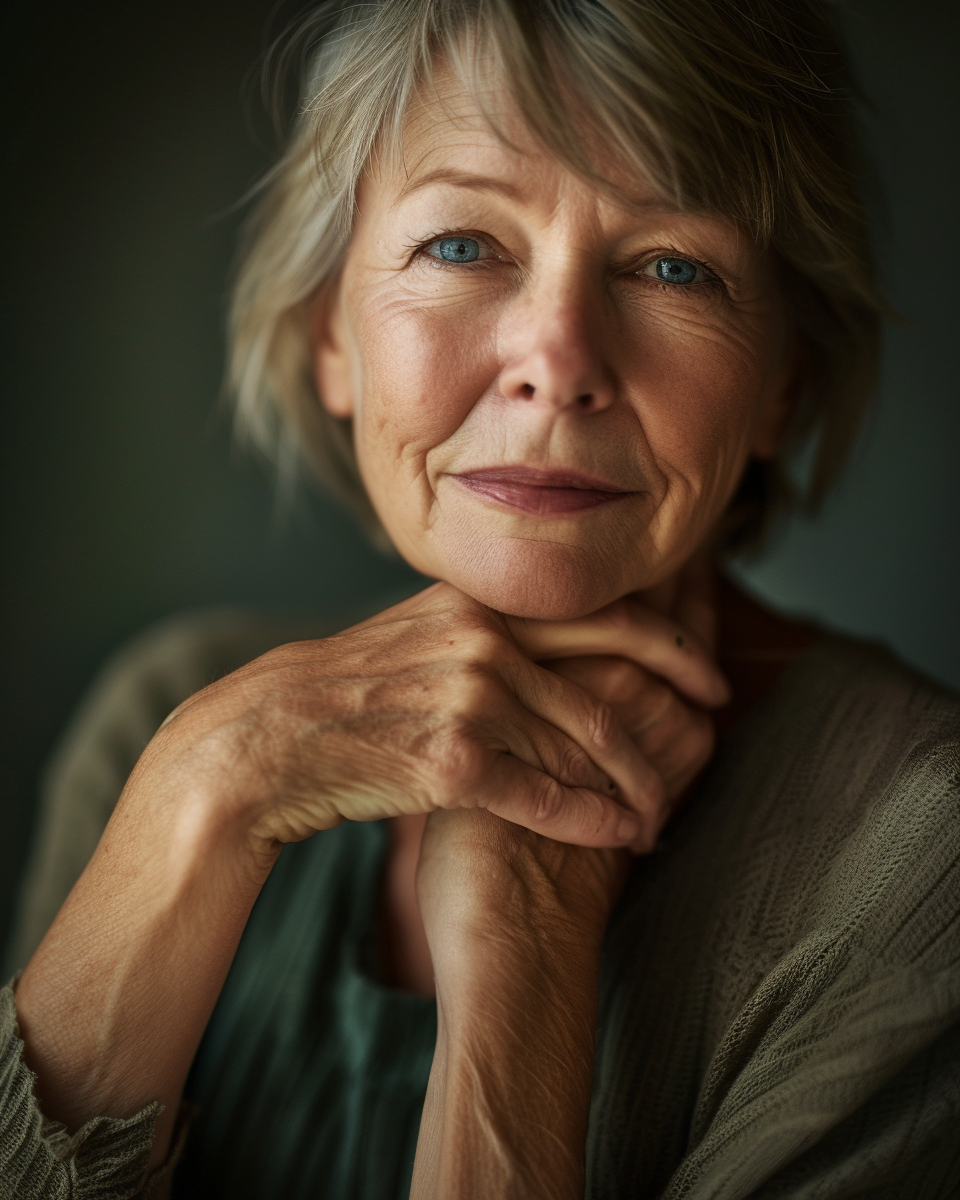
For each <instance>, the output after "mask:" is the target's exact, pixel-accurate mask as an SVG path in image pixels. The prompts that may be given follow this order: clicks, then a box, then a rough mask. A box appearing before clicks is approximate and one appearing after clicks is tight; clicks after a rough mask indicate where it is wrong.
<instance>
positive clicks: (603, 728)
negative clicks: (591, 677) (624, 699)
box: [586, 700, 621, 750]
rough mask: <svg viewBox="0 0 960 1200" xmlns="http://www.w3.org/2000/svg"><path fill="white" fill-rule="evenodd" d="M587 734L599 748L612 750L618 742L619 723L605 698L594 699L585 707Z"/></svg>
mask: <svg viewBox="0 0 960 1200" xmlns="http://www.w3.org/2000/svg"><path fill="white" fill-rule="evenodd" d="M586 724H587V736H588V737H589V739H590V741H591V742H592V744H593V745H595V746H597V747H599V749H601V750H613V749H615V748H616V746H617V745H618V744H619V742H620V732H621V731H620V723H619V721H618V720H617V718H616V714H615V713H614V711H613V708H612V706H611V705H610V704H608V703H607V702H606V701H605V700H596V701H594V702H593V703H592V704H590V705H589V707H588V709H587V722H586Z"/></svg>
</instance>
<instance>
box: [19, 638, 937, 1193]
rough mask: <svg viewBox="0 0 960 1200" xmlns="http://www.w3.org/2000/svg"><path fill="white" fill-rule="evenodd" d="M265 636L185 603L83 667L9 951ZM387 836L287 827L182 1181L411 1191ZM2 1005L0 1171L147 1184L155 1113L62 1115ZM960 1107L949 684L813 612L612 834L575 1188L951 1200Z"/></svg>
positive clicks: (412, 1007) (409, 1006)
mask: <svg viewBox="0 0 960 1200" xmlns="http://www.w3.org/2000/svg"><path fill="white" fill-rule="evenodd" d="M281 637H282V633H281V632H278V631H277V630H276V629H272V630H270V629H267V628H265V627H263V626H257V625H251V624H250V623H248V622H247V623H245V622H243V621H242V620H239V619H236V618H230V617H226V616H223V615H221V616H218V617H212V618H207V619H205V620H200V621H197V620H194V621H192V622H186V623H180V624H174V625H171V626H168V627H166V628H165V629H164V630H163V631H161V632H160V633H159V634H156V635H154V636H153V637H152V638H148V639H146V640H145V641H143V642H141V643H140V645H139V646H138V647H135V648H134V649H133V650H131V651H128V652H127V655H126V657H125V658H124V659H123V660H122V661H121V663H120V664H119V665H116V666H114V667H113V668H112V669H111V671H108V673H107V675H106V676H105V678H104V679H103V680H102V681H101V682H100V684H99V685H98V687H97V689H96V690H95V692H94V695H93V697H92V699H91V700H90V701H89V702H88V703H87V705H86V707H85V709H84V710H83V711H82V712H81V715H80V716H79V717H78V719H77V721H76V722H75V724H74V726H73V729H72V731H71V732H70V733H69V734H68V738H67V741H66V743H65V747H64V749H63V750H61V752H60V754H59V756H58V758H57V760H56V763H55V766H54V769H53V771H52V774H51V776H50V778H49V780H48V785H47V792H46V802H45V814H44V817H43V827H42V828H43V832H42V833H41V837H40V840H39V842H38V845H37V849H36V852H35V855H34V860H33V863H32V865H31V868H30V870H29V872H28V876H27V883H26V885H25V890H24V899H23V905H22V912H21V919H20V933H19V939H18V941H17V942H15V944H14V948H13V952H12V963H11V966H13V967H15V966H19V965H22V964H23V962H24V961H25V959H26V957H27V956H28V954H29V953H30V950H31V948H32V945H34V944H35V943H36V941H37V940H38V938H39V937H40V936H42V931H43V929H44V928H45V926H46V924H47V923H48V921H49V919H50V917H51V916H52V913H53V912H54V911H55V910H56V907H57V905H58V904H59V902H60V900H61V899H62V897H63V895H64V894H65V891H66V890H67V888H68V887H69V885H70V882H72V878H75V876H76V873H78V871H79V869H81V867H82V863H83V861H85V859H86V857H87V856H88V855H89V852H90V850H91V849H92V845H93V844H95V841H96V837H97V836H98V833H99V829H101V828H102V825H103V822H104V821H105V820H106V816H107V815H108V813H109V810H110V808H111V807H112V804H113V802H114V801H115V799H116V795H117V793H118V792H119V787H120V786H121V785H122V781H123V779H124V778H125V776H126V773H127V772H128V771H129V769H130V767H131V766H132V763H133V760H134V759H135V757H136V753H137V751H138V750H139V749H140V748H141V746H142V744H143V742H144V741H145V740H146V738H147V737H149V734H150V732H151V731H152V729H153V728H155V726H156V724H157V723H158V722H159V720H160V719H162V717H163V715H165V713H166V712H167V711H169V709H170V708H171V707H172V706H173V704H175V703H176V702H177V701H178V700H179V699H181V698H182V696H183V695H186V694H188V692H189V691H191V690H193V689H194V688H195V687H197V686H199V685H200V684H201V683H203V682H207V681H208V680H209V679H210V678H211V677H212V676H213V674H216V673H219V672H221V671H223V670H228V669H230V668H231V667H232V666H235V665H238V664H239V663H240V662H242V661H245V660H246V659H248V658H249V657H252V656H253V655H254V654H255V653H257V652H258V651H259V650H260V649H263V648H265V646H266V645H269V644H271V643H272V642H274V641H277V640H280V638H281ZM172 681H175V682H172ZM384 852H385V837H384V833H383V829H382V827H381V826H380V825H379V824H376V823H374V824H370V825H354V824H347V825H344V826H341V827H340V828H338V829H336V830H333V831H330V832H327V833H323V834H320V835H318V836H316V837H314V838H312V839H310V840H309V841H307V842H304V843H301V844H299V845H296V846H291V847H288V848H287V849H285V850H284V852H283V854H282V855H281V857H280V860H279V862H278V864H277V866H276V867H275V869H274V871H273V873H272V874H271V876H270V879H269V881H268V883H267V885H266V886H265V888H264V890H263V892H262V894H261V897H260V899H259V900H258V902H257V904H256V906H255V908H254V912H253V915H252V916H251V919H250V922H249V924H248V927H247V930H246V932H245V934H244V937H243V940H242V942H241V946H240V949H239V951H238V954H237V957H236V960H235V962H234V964H233V967H232V969H231V972H230V976H229V978H228V981H227V984H226V986H225V988H224V991H223V994H222V996H221V998H220V1001H219V1003H218V1005H217V1008H216V1011H215V1013H214V1016H213V1018H212V1020H211V1022H210V1025H209V1027H208V1030H207V1033H206V1035H205V1038H204V1041H203V1043H202V1046H201V1049H200V1052H199V1054H198V1056H197V1059H196V1062H195V1065H194V1069H193V1072H192V1074H191V1078H190V1083H189V1089H188V1091H189V1096H190V1098H191V1099H192V1100H193V1101H194V1102H195V1103H196V1104H197V1105H198V1106H199V1112H198V1114H197V1115H196V1117H195V1118H194V1120H193V1124H192V1126H191V1127H190V1130H189V1133H188V1135H187V1138H186V1146H185V1149H184V1151H183V1154H182V1158H181V1161H180V1166H179V1168H178V1170H177V1174H176V1182H175V1185H174V1191H173V1194H174V1195H175V1196H184V1197H187V1196H197V1197H199V1196H203V1197H205V1198H209V1200H217V1198H219V1197H224V1198H225V1197H231V1200H243V1198H244V1197H251V1198H252V1200H267V1198H271V1197H281V1196H282V1197H285V1198H286V1197H290V1198H296V1197H298V1196H304V1197H306V1196H308V1195H309V1196H310V1197H321V1196H322V1197H329V1198H332V1200H339V1198H341V1197H342V1198H343V1200H354V1198H358V1200H359V1198H361V1197H362V1198H364V1200H381V1198H382V1200H393V1198H394V1197H402V1196H404V1195H405V1194H406V1190H407V1188H408V1186H409V1177H410V1169H411V1164H412V1158H413V1152H414V1147H415V1144H416V1137H417V1127H418V1121H419V1113H420V1106H421V1104H422V1098H423V1093H424V1089H425V1086H426V1079H427V1074H428V1071H429V1066H430V1059H431V1055H432V1048H433V1039H434V1036H435V1030H436V1024H435V1011H434V1006H433V1003H432V1002H430V1001H425V1000H421V999H417V998H415V997H412V996H407V995H404V994H402V993H399V992H396V991H394V990H392V989H390V988H387V987H385V986H383V985H382V984H380V983H378V982H377V975H378V971H377V946H376V941H375V929H376V922H375V920H374V916H375V914H374V908H373V906H374V904H375V901H376V896H377V889H378V881H379V877H380V871H381V868H382V863H383V856H384ZM14 1032H15V1031H14V1025H13V1008H12V1002H11V996H10V992H9V989H7V990H6V991H5V993H0V1197H6V1196H8V1195H9V1196H17V1197H18V1198H19V1197H39V1198H43V1200H46V1197H54V1196H57V1197H59V1196H77V1197H84V1198H89V1200H102V1198H106V1197H108V1196H109V1197H116V1198H119V1197H128V1196H129V1197H133V1196H146V1195H151V1196H160V1195H163V1194H164V1192H165V1189H166V1187H167V1181H166V1179H165V1178H164V1177H163V1175H162V1174H158V1175H155V1176H152V1177H151V1178H150V1180H148V1181H147V1182H146V1183H144V1182H142V1180H143V1170H144V1164H145V1162H146V1157H147V1155H148V1154H149V1148H150V1138H151V1135H152V1128H153V1121H154V1119H155V1112H153V1111H151V1110H145V1111H144V1112H143V1113H142V1114H139V1116H138V1117H134V1118H132V1119H131V1120H129V1121H126V1122H118V1121H109V1120H105V1119H101V1120H100V1121H99V1122H96V1123H90V1125H88V1126H85V1127H84V1129H83V1130H81V1131H79V1132H78V1134H76V1135H75V1136H74V1138H72V1139H67V1138H65V1136H64V1135H63V1133H62V1131H60V1130H58V1129H57V1128H56V1127H52V1126H51V1125H50V1124H49V1123H47V1122H44V1121H43V1118H42V1115H41V1114H40V1113H39V1112H38V1111H37V1110H36V1104H35V1101H34V1100H33V1099H32V1094H31V1089H30V1082H31V1081H30V1076H29V1073H28V1072H27V1071H26V1068H25V1067H24V1066H23V1064H22V1062H21V1061H20V1059H19V1044H18V1041H17V1039H16V1037H15V1036H14ZM958 1127H960V702H958V700H957V698H956V697H954V696H953V695H952V694H950V693H948V692H946V691H944V690H942V689H940V688H938V687H936V686H935V685H933V684H930V683H929V682H927V681H925V680H923V679H922V678H920V677H919V676H918V675H917V674H916V673H914V672H913V671H911V670H909V669H908V668H906V667H903V666H902V665H901V664H899V663H897V662H896V660H894V659H893V658H892V657H891V656H890V655H889V654H888V653H887V652H886V651H884V650H883V649H882V648H879V647H876V646H869V645H863V644H860V643H856V642H853V641H850V640H846V639H840V638H825V639H824V640H823V641H821V642H820V643H819V644H818V645H817V646H816V647H814V648H813V649H812V650H811V651H809V652H808V653H807V654H806V655H805V656H804V657H803V658H802V659H801V660H800V661H799V662H798V663H796V664H795V665H794V666H793V667H792V668H790V670H789V671H787V672H786V673H785V675H784V676H783V677H782V679H781V681H780V683H779V684H778V686H777V688H776V690H775V692H774V693H773V694H772V695H771V696H770V697H769V698H768V700H767V701H765V703H764V704H763V706H762V707H761V708H760V709H759V710H758V711H756V712H755V713H754V714H753V715H752V716H751V717H750V718H749V719H748V720H747V721H746V722H745V723H744V724H743V725H742V726H740V728H739V729H738V730H737V732H736V733H735V734H734V735H733V736H732V737H730V738H729V739H726V740H725V741H724V742H723V743H722V744H721V746H720V748H719V751H718V753H717V756H716V757H715V759H714V762H713V763H712V764H711V767H710V769H709V771H708V773H707V774H706V776H705V777H704V779H703V781H702V783H701V785H700V787H699V789H698V794H697V796H696V797H695V798H694V799H693V801H692V802H691V804H690V806H689V807H688V808H687V809H686V811H685V812H684V813H683V814H682V816H681V817H680V818H679V819H678V820H677V821H676V822H675V824H674V825H673V826H672V827H671V829H670V830H669V832H668V835H667V837H666V838H665V839H664V842H663V845H662V847H661V849H660V850H659V851H658V852H657V853H656V854H654V855H652V856H651V857H649V858H647V859H643V860H640V861H638V863H637V864H636V867H635V869H634V871H633V874H632V876H631V879H630V882H629V884H628V887H627V890H626V893H625V895H624V897H623V900H622V902H621V904H620V906H619V908H618V910H617V913H616V914H615V916H614V919H613V921H612V923H611V926H610V930H609V933H608V937H607V943H606V948H605V957H604V966H603V975H602V980H601V1005H600V1022H599V1029H598V1045H597V1058H596V1070H595V1078H594V1095H593V1103H592V1108H591V1121H590V1131H589V1136H588V1143H587V1189H586V1194H587V1196H588V1197H591V1198H597V1200H600V1198H603V1200H613V1198H614V1197H662V1198H663V1200H680V1198H681V1197H682V1198H684V1200H687V1198H695V1200H707V1198H708V1197H709V1198H710V1200H720V1198H728V1197H729V1198H734V1197H747V1196H751V1197H762V1198H764V1200H772V1198H774V1197H791V1198H795V1200H800V1198H804V1200H807V1198H809V1200H813V1198H814V1197H816V1198H818V1200H819V1198H830V1200H840V1198H841V1197H847V1196H854V1195H856V1196H858V1197H862V1196H869V1197H871V1200H894V1198H897V1200H900V1198H902V1197H907V1196H909V1197H910V1198H911V1200H933V1198H944V1200H946V1198H947V1197H956V1196H958V1195H960V1138H957V1136H956V1132H957V1129H958ZM78 1139H79V1141H78ZM4 1188H6V1189H7V1190H4Z"/></svg>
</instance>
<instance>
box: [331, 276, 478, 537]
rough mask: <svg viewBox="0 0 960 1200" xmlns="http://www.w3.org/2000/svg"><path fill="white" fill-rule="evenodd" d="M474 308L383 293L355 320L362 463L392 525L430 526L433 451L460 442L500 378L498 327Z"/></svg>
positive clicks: (375, 497)
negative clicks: (456, 438) (427, 509)
mask: <svg viewBox="0 0 960 1200" xmlns="http://www.w3.org/2000/svg"><path fill="white" fill-rule="evenodd" d="M489 316H490V319H489V320H484V319H483V315H482V314H478V313H477V312H476V310H475V309H474V310H473V311H472V312H471V315H470V319H466V318H465V314H464V312H463V310H462V306H461V305H459V304H457V303H455V302H449V301H443V302H441V301H433V302H431V301H430V300H428V301H427V302H424V298H423V297H422V296H420V297H417V298H416V299H413V298H410V299H407V298H406V297H401V298H396V297H385V296H384V297H378V296H377V295H376V294H374V295H373V296H372V297H370V296H369V293H368V298H367V299H366V300H365V302H364V304H363V305H362V306H357V307H356V308H355V309H354V312H353V314H352V317H353V319H352V322H351V323H352V326H353V329H354V339H355V345H356V347H357V350H356V353H357V358H358V363H359V371H358V376H359V396H358V403H357V405H356V412H355V417H354V437H355V443H356V450H357V458H358V461H359V464H360V470H361V474H362V475H363V478H364V483H365V484H366V486H367V488H368V491H369V492H370V495H371V499H372V500H373V502H374V506H375V507H376V508H377V510H378V511H379V513H380V515H381V517H382V518H383V520H384V523H385V524H386V525H387V528H388V529H389V530H390V531H391V532H393V531H394V530H393V529H392V528H391V526H395V525H397V523H406V522H413V521H422V519H423V507H424V505H429V504H430V502H431V499H432V496H431V494H430V492H429V483H428V480H427V474H426V471H425V469H424V467H425V460H426V456H427V454H428V453H429V452H430V450H432V449H433V448H434V447H436V446H438V445H440V444H441V443H443V442H445V441H446V440H447V439H448V438H450V437H451V436H452V435H453V434H454V433H455V432H456V430H457V429H459V428H460V427H461V426H462V425H463V423H464V421H465V420H466V419H467V418H468V416H469V413H470V411H471V409H472V408H473V406H474V405H475V404H476V401H477V399H478V397H479V396H480V395H482V394H483V392H484V391H485V390H486V389H487V388H488V387H489V385H490V382H491V380H493V379H495V378H496V373H497V366H496V352H495V350H496V326H495V321H494V319H493V314H489Z"/></svg>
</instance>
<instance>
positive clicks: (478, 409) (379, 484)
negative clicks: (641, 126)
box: [316, 90, 794, 619]
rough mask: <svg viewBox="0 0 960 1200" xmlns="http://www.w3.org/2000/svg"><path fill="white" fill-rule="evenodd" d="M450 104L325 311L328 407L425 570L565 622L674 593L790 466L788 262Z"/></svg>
mask: <svg viewBox="0 0 960 1200" xmlns="http://www.w3.org/2000/svg"><path fill="white" fill-rule="evenodd" d="M500 120H501V122H502V124H503V125H505V126H506V127H507V130H508V132H509V135H510V141H511V143H512V144H511V145H507V144H505V142H504V141H503V140H502V139H501V138H498V137H497V136H496V134H494V133H493V132H492V131H491V130H490V128H489V126H488V123H487V122H486V120H485V119H484V118H483V117H482V116H481V114H480V112H479V111H478V110H477V108H476V106H475V104H474V103H473V102H472V101H471V100H470V99H469V98H468V97H467V96H466V95H465V94H463V93H457V92H455V91H453V90H450V91H449V92H448V94H447V95H445V96H444V101H443V104H442V105H441V104H439V103H435V104H432V105H424V106H422V107H420V108H418V109H417V110H416V111H415V112H414V113H413V114H412V115H411V118H410V121H409V124H408V129H407V132H406V136H405V143H404V159H403V162H402V163H401V164H399V165H398V166H397V167H396V168H395V169H390V170H388V169H385V168H381V169H380V170H379V171H377V172H371V173H370V174H368V176H367V177H366V178H365V179H364V180H363V182H362V185H361V187H360V191H359V203H358V213H357V218H356V224H355V228H354V232H353V235H352V239H351V242H350V245H349V248H348V252H347V255H346V259H345V262H344V266H343V271H342V273H341V276H340V278H339V281H338V284H337V288H336V291H335V293H333V294H331V295H327V296H326V297H323V298H321V300H319V301H318V304H317V311H316V322H317V323H316V367H317V381H318V386H319V389H320V394H321V396H322V397H323V400H324V403H325V405H326V406H327V408H328V409H329V410H330V411H331V412H332V413H334V414H335V415H337V416H343V417H346V416H350V417H352V418H353V422H354V430H355V439H356V450H357V456H358V460H359V465H360V471H361V474H362V477H363V480H364V483H365V484H366V487H367V490H368V492H369V494H370V497H371V499H372V501H373V504H374V506H375V507H376V510H377V512H378V513H379V515H380V517H381V519H382V521H383V524H384V526H385V527H386V529H387V531H388V533H389V534H390V536H391V538H392V539H393V541H394V543H395V545H396V546H397V548H398V549H399V551H400V552H401V553H402V554H403V556H404V557H405V558H406V559H407V560H408V561H409V562H410V563H411V564H412V565H413V566H414V567H416V568H417V569H418V570H420V571H422V572H423V573H424V574H426V575H429V576H432V577H435V578H438V579H444V580H447V581H448V582H450V583H452V584H454V585H456V586H457V587H458V588H460V589H461V590H462V591H464V592H466V593H468V594H470V595H471V596H474V597H475V598H477V599H479V600H481V601H483V602H484V603H486V604H489V605H490V606H492V607H493V608H496V609H499V610H500V611H503V612H508V613H512V614H515V615H520V616H528V617H540V618H548V619H557V618H563V617H572V616H579V615H583V614H586V613H588V612H592V611H594V610H595V609H597V608H599V607H601V606H602V605H604V604H606V603H608V602H609V601H611V600H614V599H616V598H618V597H620V596H623V595H625V594H626V593H628V592H633V591H639V590H642V589H647V588H651V587H653V586H655V585H658V584H662V583H664V582H665V581H667V580H669V579H670V578H671V577H672V576H674V575H675V574H676V572H677V571H678V569H679V568H680V567H681V566H682V565H683V563H684V562H685V561H686V560H687V559H688V558H689V557H690V556H691V555H692V554H693V553H694V552H695V551H696V550H697V548H698V547H699V546H701V545H702V544H703V543H704V541H705V540H706V539H707V538H708V537H709V535H710V533H711V530H712V529H713V528H714V526H715V525H716V523H717V520H718V518H719V517H720V516H721V514H722V513H723V511H724V509H725V507H726V505H727V503H728V501H729V499H730V497H731V495H732V493H733V491H734V490H735V488H736V486H737V483H738V482H739V479H740V477H741V474H742V472H743V469H744V466H745V464H746V462H747V460H748V458H749V457H750V456H751V455H755V456H761V457H763V456H769V455H771V454H772V453H774V452H775V450H776V446H777V441H778V438H779V434H780V430H781V429H782V427H783V424H784V422H785V417H786V415H787V411H788V400H789V395H790V393H791V391H792V390H793V375H794V369H793V365H792V364H793V358H794V355H793V354H792V352H791V349H790V347H791V344H792V339H791V337H790V330H789V326H788V323H787V321H786V318H785V314H784V309H783V305H782V302H781V299H780V296H779V293H778V289H777V285H776V279H775V275H774V271H773V269H772V265H771V263H770V261H769V258H768V257H767V256H765V255H764V254H761V253H760V252H759V251H758V250H757V248H756V247H755V246H754V245H753V244H752V242H751V240H750V239H749V238H747V237H746V236H744V235H743V234H742V232H739V231H738V229H737V227H736V226H735V225H734V224H732V223H730V222H727V221H724V220H721V219H717V218H715V217H708V216H703V215H698V214H692V213H689V212H679V211H677V210H676V209H674V208H672V207H671V206H670V205H668V204H665V203H663V202H662V201H661V200H660V199H658V197H657V196H656V195H655V194H654V192H653V191H652V189H650V187H649V186H648V185H646V184H645V183H644V181H643V180H642V179H636V178H625V177H623V175H622V173H621V174H620V175H617V174H615V173H613V172H609V171H608V172H607V174H608V176H612V178H613V180H614V182H615V183H616V184H617V185H618V187H619V188H620V189H622V192H623V198H622V200H619V201H615V200H613V199H612V198H611V197H610V195H609V194H606V193H604V192H602V191H600V190H597V189H596V188H594V187H593V186H591V185H590V184H588V183H586V182H584V181H583V180H582V179H581V178H580V177H578V176H577V175H575V174H574V173H572V172H571V171H570V170H568V169H567V168H566V167H564V166H563V165H562V164H561V163H559V162H558V161H557V160H555V159H554V158H552V157H551V156H549V155H548V154H546V153H545V152H544V151H542V150H541V149H539V148H538V147H537V145H536V144H535V143H534V142H533V141H532V139H531V138H530V137H529V135H527V134H526V133H525V131H524V130H523V128H522V127H521V126H520V125H519V124H518V122H517V121H516V120H513V121H512V122H511V116H510V113H509V112H504V113H501V114H500Z"/></svg>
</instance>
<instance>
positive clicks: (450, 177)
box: [396, 167, 523, 203]
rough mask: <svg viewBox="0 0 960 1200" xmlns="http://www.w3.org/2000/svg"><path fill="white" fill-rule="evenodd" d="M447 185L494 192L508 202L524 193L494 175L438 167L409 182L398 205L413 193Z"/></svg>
mask: <svg viewBox="0 0 960 1200" xmlns="http://www.w3.org/2000/svg"><path fill="white" fill-rule="evenodd" d="M437 183H446V184H450V185H451V186H452V187H460V188H467V189H469V190H470V191H474V192H493V193H494V194H495V195H499V196H506V198H507V199H508V200H520V199H521V198H522V195H523V191H522V189H521V188H519V187H518V186H517V185H516V184H515V183H508V182H507V180H505V179H496V178H494V176H492V175H475V174H474V173H473V172H472V171H457V170H454V169H453V168H452V167H437V168H436V170H433V171H427V172H425V173H424V174H423V175H417V176H414V177H412V178H410V179H408V180H407V182H406V183H405V184H404V186H403V187H402V188H401V190H400V194H399V195H398V196H397V199H396V203H399V202H400V201H401V200H405V199H406V198H407V196H409V195H411V194H412V193H413V192H418V191H420V189H421V188H425V187H430V186H431V185H433V184H437Z"/></svg>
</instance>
